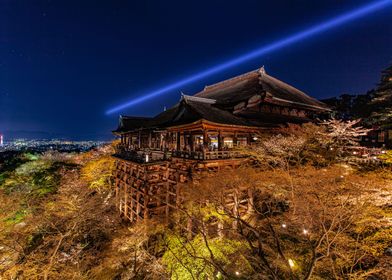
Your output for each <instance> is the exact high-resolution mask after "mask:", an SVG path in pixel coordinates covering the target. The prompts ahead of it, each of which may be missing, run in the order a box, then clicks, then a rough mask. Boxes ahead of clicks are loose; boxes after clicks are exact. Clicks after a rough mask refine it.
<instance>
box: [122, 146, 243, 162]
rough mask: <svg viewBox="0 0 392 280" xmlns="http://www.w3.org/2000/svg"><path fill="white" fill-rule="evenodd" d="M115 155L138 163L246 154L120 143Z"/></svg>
mask: <svg viewBox="0 0 392 280" xmlns="http://www.w3.org/2000/svg"><path fill="white" fill-rule="evenodd" d="M115 156H117V157H119V158H122V159H126V160H130V161H133V162H137V163H151V162H159V161H165V160H169V159H170V158H184V159H192V160H219V159H231V158H242V157H244V155H243V154H242V153H241V152H239V151H236V150H223V151H219V150H215V151H177V150H173V151H166V152H164V151H160V150H151V149H132V148H129V147H127V146H124V145H118V146H117V148H116V153H115Z"/></svg>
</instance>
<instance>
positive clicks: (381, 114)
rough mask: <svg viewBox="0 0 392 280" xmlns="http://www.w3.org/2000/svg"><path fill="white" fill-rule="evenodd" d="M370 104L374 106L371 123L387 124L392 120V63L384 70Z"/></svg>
mask: <svg viewBox="0 0 392 280" xmlns="http://www.w3.org/2000/svg"><path fill="white" fill-rule="evenodd" d="M370 105H371V106H372V108H373V113H372V114H371V116H370V123H372V124H377V125H385V124H389V123H390V122H391V121H392V113H391V112H392V65H391V66H389V67H388V68H386V69H385V70H384V71H382V73H381V80H380V83H379V84H378V86H377V88H376V89H375V91H374V98H373V99H372V100H371V103H370Z"/></svg>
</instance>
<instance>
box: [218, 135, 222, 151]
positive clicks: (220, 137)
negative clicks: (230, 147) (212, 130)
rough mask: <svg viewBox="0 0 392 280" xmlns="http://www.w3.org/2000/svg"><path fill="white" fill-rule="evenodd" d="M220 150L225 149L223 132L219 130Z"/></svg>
mask: <svg viewBox="0 0 392 280" xmlns="http://www.w3.org/2000/svg"><path fill="white" fill-rule="evenodd" d="M218 150H223V139H222V132H221V131H220V130H219V131H218Z"/></svg>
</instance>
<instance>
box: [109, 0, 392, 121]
mask: <svg viewBox="0 0 392 280" xmlns="http://www.w3.org/2000/svg"><path fill="white" fill-rule="evenodd" d="M391 4H392V0H382V1H376V2H372V3H370V4H368V5H365V6H362V7H360V8H358V9H355V10H351V11H349V12H347V13H344V14H341V15H339V16H337V17H335V18H333V19H330V20H328V21H326V22H323V23H319V24H317V25H315V26H313V27H311V28H308V29H306V30H304V31H301V32H298V33H294V34H292V35H290V36H288V37H287V38H285V39H282V40H278V41H275V42H273V43H271V44H268V45H266V46H263V47H261V48H258V49H255V50H253V51H251V52H249V53H247V54H244V55H242V56H239V57H237V58H234V59H231V60H229V61H227V62H225V63H222V64H218V65H216V66H214V67H212V68H210V69H207V70H205V71H203V72H200V73H197V74H195V75H192V76H189V77H187V78H185V79H183V80H180V81H178V82H175V83H172V84H170V85H167V86H165V87H163V88H160V89H157V90H154V91H152V92H150V93H148V94H146V95H143V96H141V97H137V98H135V99H132V100H130V101H129V102H126V103H124V104H121V105H119V106H116V107H114V108H112V109H109V110H108V111H106V114H107V115H110V114H113V113H115V112H118V111H120V110H123V109H125V108H128V107H131V106H134V105H136V104H139V103H141V102H144V101H146V100H148V99H150V98H152V97H155V96H158V95H161V94H163V93H166V92H168V91H171V90H174V89H178V88H179V87H181V86H184V85H186V84H190V83H192V82H195V81H198V80H200V79H202V78H205V77H208V76H210V75H212V74H216V73H218V72H221V71H223V70H225V69H228V68H231V67H233V66H236V65H239V64H242V63H244V62H246V61H249V60H251V59H254V58H257V57H260V56H262V55H265V54H267V53H270V52H272V51H275V50H278V49H281V48H283V47H286V46H288V45H291V44H294V43H296V42H298V41H301V40H304V39H307V38H309V37H311V36H314V35H318V34H320V33H322V32H325V31H328V30H330V29H332V28H335V27H338V26H340V25H342V24H344V23H347V22H350V21H353V20H356V19H358V18H361V17H364V16H366V15H369V14H371V13H374V12H376V11H378V10H381V9H382V8H385V7H386V6H388V5H391Z"/></svg>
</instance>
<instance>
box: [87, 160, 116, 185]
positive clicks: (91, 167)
mask: <svg viewBox="0 0 392 280" xmlns="http://www.w3.org/2000/svg"><path fill="white" fill-rule="evenodd" d="M114 163H115V161H114V159H113V158H112V157H111V156H103V157H100V158H98V159H94V160H92V161H89V162H87V163H86V164H85V166H84V167H83V168H82V178H83V179H84V180H86V181H87V182H88V184H89V186H90V187H91V188H94V189H97V190H99V191H108V190H109V189H110V187H111V182H110V180H111V177H112V174H113V171H114Z"/></svg>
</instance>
